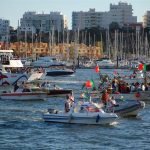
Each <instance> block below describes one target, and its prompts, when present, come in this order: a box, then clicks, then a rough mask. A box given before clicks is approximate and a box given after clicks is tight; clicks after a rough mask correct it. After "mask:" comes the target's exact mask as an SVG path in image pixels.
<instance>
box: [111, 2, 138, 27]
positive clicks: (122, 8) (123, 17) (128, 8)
mask: <svg viewBox="0 0 150 150" xmlns="http://www.w3.org/2000/svg"><path fill="white" fill-rule="evenodd" d="M109 13H110V18H111V22H117V23H118V24H119V26H120V27H122V26H123V25H124V24H131V23H137V17H136V16H133V9H132V5H131V4H128V3H123V2H119V3H118V4H117V5H115V4H110V10H109Z"/></svg>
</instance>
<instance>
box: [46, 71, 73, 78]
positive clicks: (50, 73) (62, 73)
mask: <svg viewBox="0 0 150 150" xmlns="http://www.w3.org/2000/svg"><path fill="white" fill-rule="evenodd" d="M73 73H74V71H71V70H70V71H65V70H62V71H61V70H56V71H47V72H46V76H52V77H56V76H67V75H72V74H73Z"/></svg>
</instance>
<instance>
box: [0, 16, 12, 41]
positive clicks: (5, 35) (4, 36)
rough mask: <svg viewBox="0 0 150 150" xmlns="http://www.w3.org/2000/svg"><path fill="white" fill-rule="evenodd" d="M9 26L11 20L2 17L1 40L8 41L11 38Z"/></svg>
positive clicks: (0, 22) (0, 24) (0, 21)
mask: <svg viewBox="0 0 150 150" xmlns="http://www.w3.org/2000/svg"><path fill="white" fill-rule="evenodd" d="M9 26H10V21H9V20H6V19H0V41H2V42H7V41H8V40H9Z"/></svg>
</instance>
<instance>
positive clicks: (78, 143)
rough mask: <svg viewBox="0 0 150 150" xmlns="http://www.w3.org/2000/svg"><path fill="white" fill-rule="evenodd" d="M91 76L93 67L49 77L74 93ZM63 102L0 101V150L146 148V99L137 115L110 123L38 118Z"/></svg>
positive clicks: (149, 122)
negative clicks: (71, 74)
mask: <svg viewBox="0 0 150 150" xmlns="http://www.w3.org/2000/svg"><path fill="white" fill-rule="evenodd" d="M104 71H107V73H111V72H112V70H102V72H104ZM125 72H126V73H128V71H126V70H124V73H125ZM92 78H93V79H96V78H98V77H97V74H96V73H95V72H94V71H93V70H77V72H76V74H75V76H71V77H63V78H59V79H57V80H56V79H52V78H50V80H51V81H53V82H54V81H55V82H57V84H59V85H63V86H64V87H68V88H73V89H75V93H78V92H76V91H80V88H81V84H82V83H83V82H84V81H86V80H88V79H92ZM68 81H70V82H68ZM76 96H78V95H77V94H76ZM63 105H64V98H62V97H61V98H50V99H48V100H45V101H25V102H24V101H10V100H0V150H9V149H10V150H33V149H34V150H51V149H54V150H55V149H58V150H61V149H65V150H67V149H68V150H70V149H75V150H80V149H81V150H84V149H85V150H87V149H88V150H91V149H107V150H120V149H121V150H122V149H127V150H129V149H132V150H134V149H135V150H138V149H140V150H141V149H143V150H146V149H147V150H149V149H150V145H149V137H150V117H149V114H150V109H149V108H150V102H146V108H145V109H144V110H142V111H141V112H140V114H139V117H138V118H130V119H127V118H126V119H119V120H118V124H116V125H114V126H96V125H70V124H56V123H46V122H44V121H43V120H42V114H43V113H44V112H45V111H46V109H47V108H49V107H51V108H59V109H63Z"/></svg>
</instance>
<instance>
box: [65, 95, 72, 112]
mask: <svg viewBox="0 0 150 150" xmlns="http://www.w3.org/2000/svg"><path fill="white" fill-rule="evenodd" d="M73 104H74V97H73V94H72V93H71V94H70V95H67V96H66V102H65V112H66V113H67V112H69V111H70V108H71V107H73Z"/></svg>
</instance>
